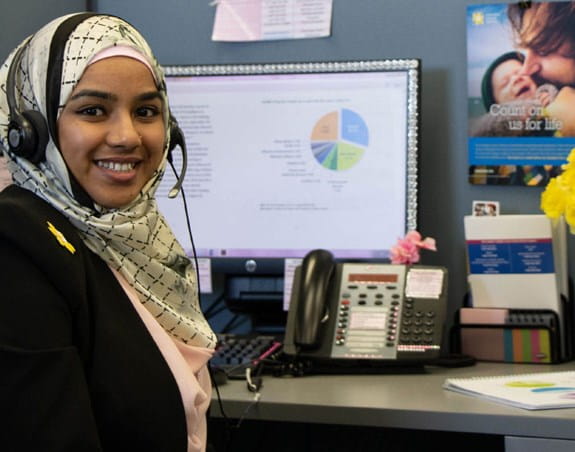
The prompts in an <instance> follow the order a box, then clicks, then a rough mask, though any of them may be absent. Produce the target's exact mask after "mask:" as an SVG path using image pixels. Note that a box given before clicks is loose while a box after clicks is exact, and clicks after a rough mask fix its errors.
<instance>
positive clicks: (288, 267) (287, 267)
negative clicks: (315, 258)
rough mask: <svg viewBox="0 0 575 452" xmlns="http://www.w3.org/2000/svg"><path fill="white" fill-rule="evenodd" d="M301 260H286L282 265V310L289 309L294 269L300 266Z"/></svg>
mask: <svg viewBox="0 0 575 452" xmlns="http://www.w3.org/2000/svg"><path fill="white" fill-rule="evenodd" d="M302 260H303V259H286V260H285V264H284V304H283V307H284V310H285V311H287V310H288V309H289V303H290V300H291V291H292V286H293V276H294V273H295V269H296V267H298V266H299V265H301V263H302Z"/></svg>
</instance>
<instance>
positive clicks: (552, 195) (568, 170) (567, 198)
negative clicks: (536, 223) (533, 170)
mask: <svg viewBox="0 0 575 452" xmlns="http://www.w3.org/2000/svg"><path fill="white" fill-rule="evenodd" d="M562 168H563V172H562V173H561V174H560V175H559V176H557V177H554V178H552V179H551V180H550V181H549V183H548V184H547V186H546V187H545V190H544V191H543V193H542V194H541V210H543V212H545V215H547V216H548V217H549V218H552V219H558V218H560V217H561V216H564V217H565V221H567V224H568V225H569V227H570V229H571V232H572V233H575V149H572V150H571V153H570V154H569V156H568V157H567V163H565V164H564V165H563V167H562Z"/></svg>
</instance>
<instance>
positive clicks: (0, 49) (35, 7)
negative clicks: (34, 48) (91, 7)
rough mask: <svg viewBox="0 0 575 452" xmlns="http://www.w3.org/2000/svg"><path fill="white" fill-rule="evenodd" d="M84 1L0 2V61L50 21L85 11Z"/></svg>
mask: <svg viewBox="0 0 575 452" xmlns="http://www.w3.org/2000/svg"><path fill="white" fill-rule="evenodd" d="M89 3H90V2H89V1H86V0H0V7H1V8H0V10H1V11H2V13H1V14H0V61H2V62H4V60H5V59H6V57H7V56H8V53H9V52H10V51H11V50H12V49H13V48H14V47H16V45H17V44H18V43H19V42H20V41H22V40H23V39H24V38H25V37H26V36H28V35H30V34H32V33H34V32H35V31H36V30H37V29H38V28H40V27H41V26H42V25H44V24H45V23H46V22H48V21H49V20H51V19H54V18H56V17H58V16H61V15H63V14H69V13H73V12H76V11H85V10H86V8H87V7H88V4H89Z"/></svg>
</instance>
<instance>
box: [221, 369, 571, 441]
mask: <svg viewBox="0 0 575 452" xmlns="http://www.w3.org/2000/svg"><path fill="white" fill-rule="evenodd" d="M573 369H575V363H573V362H571V363H565V364H558V365H539V364H531V365H529V364H527V365H526V364H523V365H518V364H502V363H486V362H480V363H477V364H476V365H474V366H469V367H461V368H442V367H433V366H429V367H426V368H425V372H424V373H422V374H404V375H402V374H392V375H313V376H304V377H284V378H282V377H272V376H265V377H264V379H263V386H262V388H261V396H260V399H259V401H258V402H257V403H254V394H253V393H251V392H249V391H248V390H247V387H246V382H245V381H229V382H228V383H227V384H225V385H222V386H220V387H219V388H218V389H219V393H220V394H221V399H222V404H223V409H224V412H225V414H226V416H227V417H228V418H236V419H238V418H245V419H247V420H259V421H279V422H307V423H318V424H334V425H341V426H344V425H345V426H364V427H385V428H394V429H415V430H426V431H443V432H454V433H456V432H457V433H461V432H465V433H477V434H488V435H502V436H505V437H508V436H513V437H534V438H555V439H564V440H575V428H574V427H575V409H557V410H537V411H529V410H524V409H520V408H514V407H509V406H505V405H502V404H498V403H494V402H490V401H487V400H483V399H480V398H477V397H473V396H467V395H462V394H458V393H455V392H452V391H447V390H445V389H443V388H442V384H443V382H444V380H445V379H446V378H468V377H481V376H484V377H487V376H494V375H508V374H525V373H537V372H552V371H561V370H573ZM212 400H213V403H212V410H211V414H212V416H216V417H218V416H221V410H220V407H219V405H218V402H217V391H214V392H213V399H212Z"/></svg>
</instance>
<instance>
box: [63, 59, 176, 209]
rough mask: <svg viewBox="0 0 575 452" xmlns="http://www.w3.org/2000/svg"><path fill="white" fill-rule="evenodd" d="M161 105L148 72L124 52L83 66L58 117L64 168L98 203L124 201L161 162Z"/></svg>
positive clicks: (119, 204) (132, 196)
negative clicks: (64, 162)
mask: <svg viewBox="0 0 575 452" xmlns="http://www.w3.org/2000/svg"><path fill="white" fill-rule="evenodd" d="M163 110H164V105H163V101H162V98H161V96H160V94H159V92H158V90H157V89H156V85H155V82H154V78H153V76H152V73H151V72H150V70H149V69H148V67H146V65H145V64H143V63H142V62H140V61H138V60H135V59H133V58H129V57H125V56H114V57H109V58H106V59H104V60H100V61H97V62H95V63H93V64H91V65H90V66H88V69H86V71H85V72H84V75H83V76H82V78H81V80H80V82H79V83H78V85H77V86H76V88H75V89H74V91H73V92H72V95H71V97H70V100H69V101H68V102H67V103H66V105H65V107H64V109H63V110H62V113H61V114H60V118H59V119H58V136H59V138H60V151H61V152H62V156H63V157H64V160H65V161H66V163H67V164H68V168H69V169H70V171H71V172H72V174H73V175H74V177H75V178H76V180H77V181H78V183H79V184H80V185H81V186H82V187H83V188H84V190H86V192H87V193H88V195H90V197H91V198H92V199H93V200H94V201H95V202H96V203H98V204H100V205H102V206H105V207H122V206H125V205H127V204H129V203H130V202H131V201H132V200H133V199H135V198H136V196H137V195H138V193H139V192H140V190H141V189H142V188H143V187H144V185H145V184H146V182H147V181H149V180H150V179H151V178H152V176H153V175H154V173H155V171H156V170H157V169H158V168H159V166H160V163H161V161H162V155H163V150H164V144H165V127H164V121H163V117H164V116H163Z"/></svg>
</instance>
